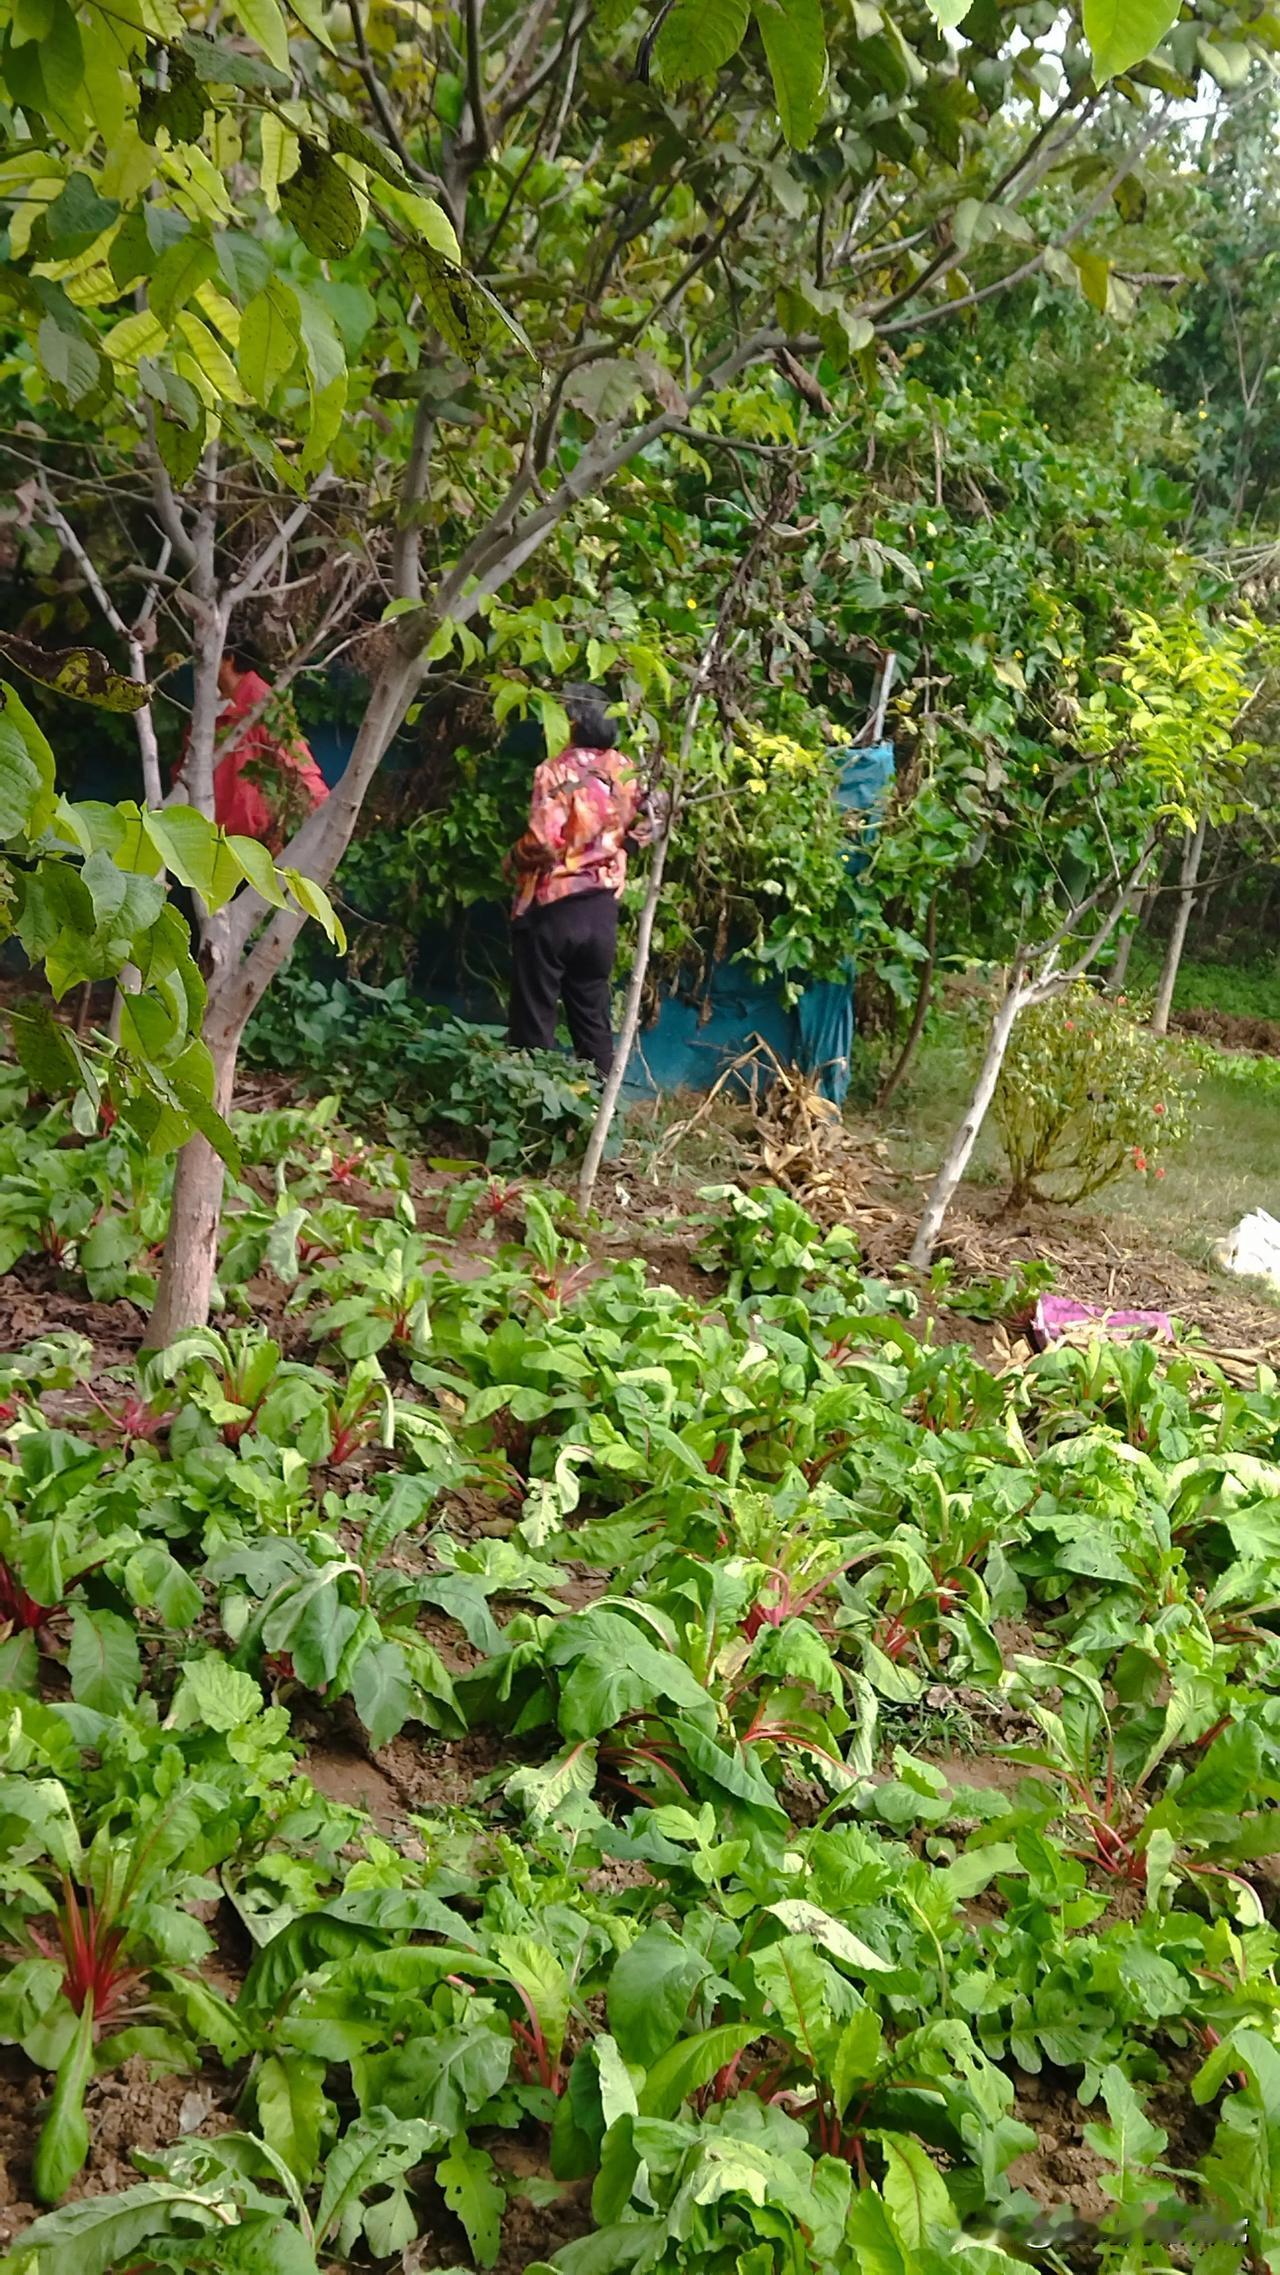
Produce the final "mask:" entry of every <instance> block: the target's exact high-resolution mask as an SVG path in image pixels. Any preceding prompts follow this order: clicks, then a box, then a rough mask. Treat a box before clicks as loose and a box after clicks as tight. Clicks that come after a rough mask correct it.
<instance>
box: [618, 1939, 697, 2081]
mask: <svg viewBox="0 0 1280 2275" xmlns="http://www.w3.org/2000/svg"><path fill="white" fill-rule="evenodd" d="M710 1973H711V1968H710V1967H709V1965H708V1964H707V1961H706V1960H705V1959H704V1958H703V1956H702V1953H701V1952H700V1951H695V1950H694V1948H693V1946H692V1944H690V1943H686V1942H685V1939H684V1937H683V1936H682V1935H677V1933H676V1931H675V1929H674V1928H673V1927H669V1926H668V1925H667V1922H666V1921H665V1920H655V1921H654V1922H653V1923H652V1924H651V1925H650V1926H649V1927H647V1928H646V1929H645V1931H644V1933H643V1935H639V1936H637V1937H636V1940H635V1942H634V1943H633V1944H631V1945H630V1946H629V1948H628V1949H627V1950H626V1951H624V1952H623V1953H622V1955H621V1957H620V1958H619V1960H618V1961H617V1964H616V1965H615V1967H614V1970H613V1973H612V1974H611V1976H610V1977H609V1990H608V2007H609V2028H610V2029H611V2030H612V2032H613V2035H614V2037H615V2038H616V2039H617V2041H618V2045H619V2047H620V2048H621V2051H622V2054H623V2056H624V2058H625V2059H626V2060H627V2061H629V2062H641V2063H643V2064H644V2066H645V2068H646V2069H648V2068H649V2067H650V2066H651V2065H652V2064H653V2063H655V2062H656V2061H657V2060H658V2059H659V2057H660V2056H661V2055H663V2054H665V2053H666V2052H667V2050H668V2048H669V2047H670V2046H671V2045H672V2043H673V2042H674V2040H675V2039H676V2038H678V2036H679V2035H680V2031H681V2029H682V2027H683V2024H684V2021H685V2017H686V2016H687V2014H688V2012H689V2002H690V2000H691V1999H692V1997H693V1995H694V1992H695V1991H696V1990H698V1988H699V1987H700V1985H701V1984H703V1983H704V1982H705V1981H706V1979H707V1977H708V1975H709V1974H710Z"/></svg>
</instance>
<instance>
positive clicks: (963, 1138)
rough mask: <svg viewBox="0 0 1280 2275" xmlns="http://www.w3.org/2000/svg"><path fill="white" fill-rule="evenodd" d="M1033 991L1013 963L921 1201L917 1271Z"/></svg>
mask: <svg viewBox="0 0 1280 2275" xmlns="http://www.w3.org/2000/svg"><path fill="white" fill-rule="evenodd" d="M1034 993H1035V991H1034V990H1033V989H1032V988H1030V987H1028V986H1027V984H1026V982H1025V979H1024V977H1023V973H1022V970H1021V969H1020V967H1018V966H1016V965H1015V967H1014V970H1013V972H1012V973H1011V975H1010V979H1009V985H1008V987H1007V988H1006V990H1005V994H1004V998H1003V1001H1002V1002H1001V1004H1000V1007H999V1009H998V1011H997V1012H996V1015H995V1018H994V1019H993V1020H992V1022H991V1033H990V1035H989V1036H988V1038H987V1049H986V1055H985V1057H984V1058H983V1061H982V1070H981V1072H980V1074H979V1076H978V1079H977V1082H976V1083H975V1084H974V1090H973V1096H972V1098H971V1099H970V1101H969V1110H968V1112H967V1113H966V1115H965V1117H964V1120H963V1121H962V1122H961V1124H960V1127H959V1129H958V1130H957V1131H956V1134H955V1136H954V1138H953V1139H952V1141H951V1144H950V1146H949V1147H948V1149H947V1152H946V1155H945V1157H944V1159H943V1162H942V1166H941V1168H940V1169H939V1171H938V1174H937V1176H936V1177H935V1178H934V1180H933V1184H932V1185H931V1187H930V1189H929V1198H928V1200H927V1201H926V1202H925V1205H924V1214H923V1216H922V1217H921V1219H920V1225H919V1229H918V1231H917V1233H916V1236H915V1239H914V1241H913V1242H912V1245H911V1254H910V1256H909V1257H908V1259H907V1261H908V1263H909V1264H911V1265H912V1266H914V1268H915V1270H916V1271H919V1272H923V1271H925V1270H927V1268H928V1266H929V1264H930V1262H931V1260H932V1257H933V1251H934V1248H935V1246H936V1245H937V1239H938V1235H939V1233H940V1232H941V1230H942V1220H943V1218H944V1217H945V1216H946V1213H947V1210H948V1209H949V1208H950V1206H951V1203H952V1200H953V1198H954V1196H955V1191H956V1187H957V1185H958V1184H959V1183H960V1180H961V1178H962V1177H963V1175H964V1173H965V1170H966V1169H967V1168H968V1166H969V1161H970V1157H971V1156H972V1153H973V1149H974V1146H975V1145H976V1144H977V1142H978V1132H979V1131H980V1129H981V1128H982V1125H983V1123H984V1122H985V1120H986V1118H987V1109H988V1107H989V1106H990V1104H991V1101H992V1099H993V1097H994V1096H995V1088H996V1083H997V1082H998V1081H999V1078H1000V1069H1001V1067H1002V1066H1003V1065H1004V1060H1005V1053H1006V1051H1007V1050H1008V1048H1009V1038H1010V1036H1011V1035H1012V1033H1013V1026H1014V1021H1015V1020H1016V1018H1017V1016H1018V1013H1019V1012H1020V1011H1021V1010H1022V1009H1023V1007H1024V1005H1025V1004H1027V1003H1030V1002H1032V1001H1033V1000H1034Z"/></svg>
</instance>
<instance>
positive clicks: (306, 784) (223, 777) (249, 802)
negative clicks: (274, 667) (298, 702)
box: [174, 671, 329, 851]
mask: <svg viewBox="0 0 1280 2275" xmlns="http://www.w3.org/2000/svg"><path fill="white" fill-rule="evenodd" d="M270 698H271V689H270V688H269V687H268V685H267V682H266V680H265V679H263V678H262V676H261V674H260V673H259V672H256V671H247V672H246V673H245V675H244V678H243V679H242V680H241V682H240V685H239V686H238V688H237V689H236V691H235V694H234V695H233V696H232V697H231V699H230V701H229V702H227V703H224V705H223V707H222V709H221V711H220V712H219V714H218V743H219V745H220V746H222V748H223V752H224V755H223V756H222V757H221V758H220V759H219V760H218V762H217V765H216V766H215V767H214V770H213V818H214V820H215V821H216V822H217V823H218V824H219V825H220V827H221V828H223V829H225V830H227V831H228V832H229V833H230V834H231V835H233V836H236V837H256V838H258V839H259V840H260V841H261V843H262V844H263V845H267V846H270V847H271V849H272V850H273V851H278V850H279V847H280V846H281V845H282V844H283V843H284V841H285V839H286V838H287V837H289V836H291V835H292V829H293V828H294V827H296V826H297V822H298V821H300V820H301V819H302V818H303V814H304V813H305V811H306V810H307V805H309V806H310V807H311V808H314V807H316V806H321V805H323V804H324V801H325V799H326V798H327V797H328V795H329V785H328V783H327V782H326V781H325V778H324V776H323V774H322V773H321V772H320V769H319V767H318V766H317V765H316V762H315V760H314V758H313V757H312V755H311V752H310V749H309V748H308V746H307V744H306V743H305V742H303V740H302V738H301V737H300V736H299V737H297V738H296V739H294V740H291V741H289V742H287V743H286V742H282V741H281V740H280V738H279V736H278V735H273V734H272V732H271V730H270V728H269V727H268V726H267V724H266V720H265V719H264V718H262V717H259V718H257V719H256V720H255V721H254V723H253V725H252V726H251V727H249V728H247V729H246V730H245V732H244V733H243V734H241V735H236V734H235V732H234V727H235V721H236V720H237V719H242V718H245V717H246V716H247V715H248V713H249V712H251V711H257V710H258V709H259V706H260V705H262V704H265V703H267V702H269V701H270ZM184 764H185V759H184ZM246 769H251V770H252V771H253V773H255V774H257V775H258V776H259V778H258V779H257V780H253V779H249V778H248V777H247V775H246ZM286 770H288V771H289V772H290V773H292V774H296V775H297V776H298V784H297V788H298V790H299V792H300V799H301V800H305V801H306V804H304V806H303V813H299V814H296V815H294V816H293V818H292V825H291V824H290V817H289V814H288V812H287V808H288V806H289V805H290V804H292V803H293V801H292V800H290V799H287V798H282V799H273V797H272V795H271V789H272V785H271V781H270V776H271V774H272V772H275V773H277V774H283V773H284V772H285V771H286ZM181 778H182V767H181V766H180V767H179V768H178V771H177V774H176V775H175V776H174V780H175V782H177V781H180V780H181Z"/></svg>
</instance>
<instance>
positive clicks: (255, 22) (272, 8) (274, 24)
mask: <svg viewBox="0 0 1280 2275" xmlns="http://www.w3.org/2000/svg"><path fill="white" fill-rule="evenodd" d="M236 14H237V16H238V17H239V18H240V21H241V23H242V24H243V25H244V28H245V30H246V31H247V33H248V34H249V37H250V39H251V40H256V41H257V43H258V46H259V47H260V48H261V49H262V52H263V54H264V55H265V56H267V57H268V59H269V60H270V61H271V62H272V63H274V64H275V66H276V69H277V70H278V71H287V70H288V68H289V34H288V30H287V28H286V26H285V20H284V17H283V16H282V15H281V13H280V9H279V7H278V6H277V4H276V0H236Z"/></svg>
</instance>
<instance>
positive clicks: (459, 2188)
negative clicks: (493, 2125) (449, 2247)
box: [436, 2133, 507, 2267]
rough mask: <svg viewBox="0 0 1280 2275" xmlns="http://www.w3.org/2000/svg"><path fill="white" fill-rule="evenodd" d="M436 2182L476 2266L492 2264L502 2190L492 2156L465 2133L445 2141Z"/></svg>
mask: <svg viewBox="0 0 1280 2275" xmlns="http://www.w3.org/2000/svg"><path fill="white" fill-rule="evenodd" d="M436 2182H437V2185H438V2186H439V2187H440V2188H441V2189H443V2191H444V2200H445V2202H446V2204H447V2205H448V2207H449V2210H450V2211H451V2212H452V2213H453V2216H454V2218H455V2219H457V2220H461V2222H462V2225H463V2227H464V2228H465V2229H466V2231H467V2241H468V2242H469V2244H470V2245H471V2256H472V2258H473V2259H474V2260H475V2263H476V2265H477V2267H492V2266H493V2265H494V2264H495V2262H496V2260H497V2257H498V2251H499V2248H500V2246H501V2243H502V2215H503V2212H504V2210H505V2208H506V2202H507V2198H506V2192H505V2190H504V2189H503V2188H502V2187H501V2186H500V2185H499V2183H498V2181H497V2179H496V2178H495V2176H494V2164H493V2158H492V2157H491V2156H490V2155H489V2152H488V2150H487V2149H481V2148H476V2147H474V2146H473V2145H472V2143H471V2142H470V2141H468V2139H467V2136H466V2134H465V2133H459V2134H458V2135H457V2136H456V2137H455V2138H454V2139H453V2140H452V2141H451V2142H450V2143H449V2154H448V2156H445V2157H441V2159H440V2162H439V2164H438V2165H437V2166H436Z"/></svg>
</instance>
